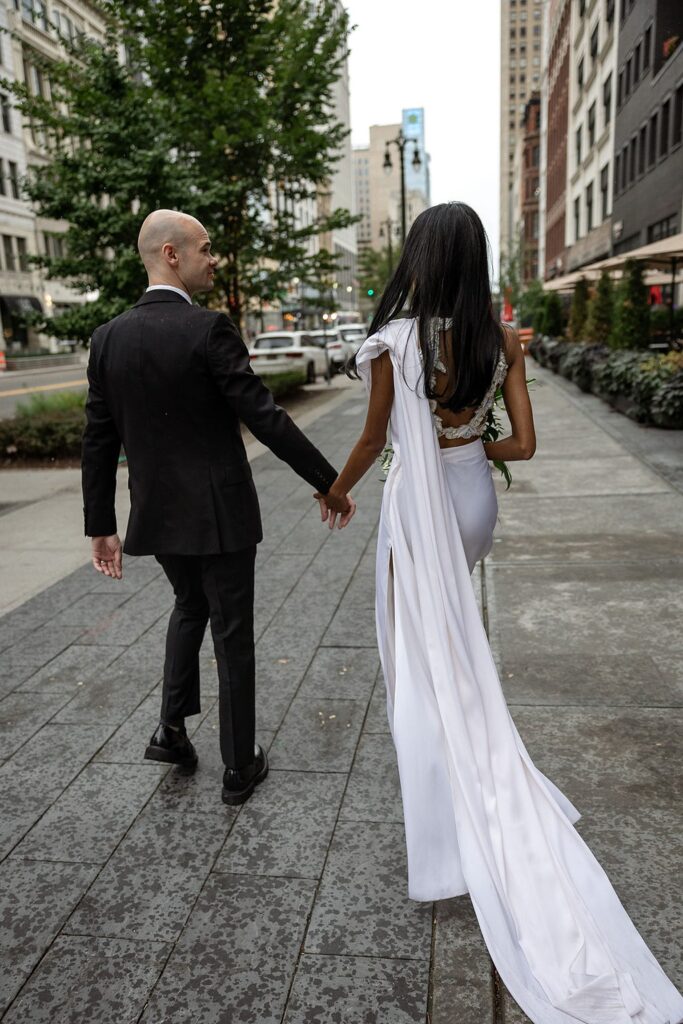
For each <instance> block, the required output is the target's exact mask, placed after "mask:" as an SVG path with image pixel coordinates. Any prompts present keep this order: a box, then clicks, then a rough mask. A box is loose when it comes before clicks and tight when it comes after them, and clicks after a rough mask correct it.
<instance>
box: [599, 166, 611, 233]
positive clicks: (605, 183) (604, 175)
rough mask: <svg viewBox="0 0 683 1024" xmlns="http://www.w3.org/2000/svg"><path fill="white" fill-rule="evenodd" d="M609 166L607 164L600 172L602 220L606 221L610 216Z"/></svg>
mask: <svg viewBox="0 0 683 1024" xmlns="http://www.w3.org/2000/svg"><path fill="white" fill-rule="evenodd" d="M608 204H609V164H605V166H604V167H603V169H602V170H601V171H600V220H601V221H603V220H606V219H607V217H608V216H609V210H608Z"/></svg>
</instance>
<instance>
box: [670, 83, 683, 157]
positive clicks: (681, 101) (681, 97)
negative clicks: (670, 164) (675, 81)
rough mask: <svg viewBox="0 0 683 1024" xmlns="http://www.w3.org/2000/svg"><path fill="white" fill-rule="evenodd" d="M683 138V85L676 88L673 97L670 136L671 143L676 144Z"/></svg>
mask: <svg viewBox="0 0 683 1024" xmlns="http://www.w3.org/2000/svg"><path fill="white" fill-rule="evenodd" d="M681 138H683V85H679V87H678V88H677V89H676V96H675V98H674V127H673V133H672V137H671V145H672V146H677V145H678V144H679V142H680V141H681Z"/></svg>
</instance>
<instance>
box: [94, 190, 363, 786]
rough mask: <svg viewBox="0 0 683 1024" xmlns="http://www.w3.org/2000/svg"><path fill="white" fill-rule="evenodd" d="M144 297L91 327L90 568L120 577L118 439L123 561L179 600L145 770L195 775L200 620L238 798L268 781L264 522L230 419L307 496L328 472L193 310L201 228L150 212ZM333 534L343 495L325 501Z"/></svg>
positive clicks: (217, 328) (236, 353)
mask: <svg viewBox="0 0 683 1024" xmlns="http://www.w3.org/2000/svg"><path fill="white" fill-rule="evenodd" d="M138 249H139V252H140V256H141V258H142V260H143V262H144V265H145V267H146V269H147V274H148V277H149V287H148V288H147V291H146V293H145V294H144V295H143V296H142V298H141V299H140V300H139V301H138V302H137V303H136V305H135V306H134V307H133V308H132V309H129V310H127V311H126V312H125V313H122V314H121V315H120V316H117V317H115V319H113V320H111V321H109V323H106V324H103V325H102V326H101V327H98V328H97V330H95V331H94V333H93V336H92V341H91V346H90V361H89V365H88V383H89V390H88V400H87V404H86V413H87V426H86V429H85V433H84V437H83V460H82V476H83V498H84V512H85V533H86V536H89V537H91V538H92V559H93V565H94V567H95V569H96V570H97V571H98V572H101V573H103V574H104V575H106V576H110V577H112V578H113V579H121V577H122V555H121V552H122V547H121V542H120V540H119V538H118V535H117V528H116V513H115V508H114V497H115V492H116V469H117V464H118V458H119V453H120V450H121V445H123V448H124V449H125V453H126V456H127V461H128V486H129V488H130V501H131V510H130V518H129V521H128V529H127V531H126V537H125V542H124V544H123V551H124V552H126V553H127V554H129V555H154V556H155V558H156V559H157V561H158V562H159V563H160V565H161V566H162V568H163V570H164V572H165V574H166V576H167V577H168V579H169V581H170V583H171V585H172V587H173V591H174V593H175V606H174V608H173V611H172V613H171V618H170V621H169V625H168V633H167V639H166V657H165V662H164V681H163V694H162V700H161V716H160V721H159V725H158V727H157V729H156V730H155V732H154V735H153V736H152V738H151V740H150V743H149V745H148V747H147V750H146V752H145V757H146V758H147V759H149V760H154V761H162V762H165V763H168V764H178V765H181V766H183V767H184V768H185V769H188V770H193V769H194V767H195V766H196V764H197V753H196V751H195V749H194V747H193V745H192V743H191V742H190V740H189V738H188V736H187V732H186V729H185V719H186V718H187V717H189V716H191V715H196V714H198V713H199V710H200V695H199V650H200V647H201V644H202V640H203V637H204V632H205V629H206V625H207V622H208V621H210V622H211V632H212V636H213V642H214V649H215V652H216V662H217V668H218V679H219V720H220V744H221V753H222V757H223V763H224V765H225V771H224V775H223V790H222V798H223V800H224V801H225V803H228V804H241V803H244V801H245V800H247V799H248V798H249V796H250V795H251V793H252V792H253V790H254V787H255V786H256V785H257V784H258V783H259V782H260V781H261V780H262V779H264V778H265V776H266V774H267V772H268V759H267V756H266V752H265V750H264V749H263V747H261V746H260V745H259V744H257V743H256V741H255V735H254V718H255V708H254V703H255V701H254V690H255V684H254V627H253V609H254V559H255V556H256V545H257V544H258V542H259V541H260V540H261V539H262V536H263V534H262V529H261V518H260V513H259V505H258V499H257V497H256V491H255V488H254V484H253V480H252V475H251V468H250V466H249V462H248V461H247V457H246V452H245V449H244V444H243V442H242V436H241V431H240V421H242V422H244V423H245V424H246V425H247V426H248V427H249V429H250V430H251V431H252V433H253V434H254V435H255V436H256V437H257V438H258V439H259V440H260V441H262V442H263V444H265V445H267V446H268V447H269V448H270V449H271V451H273V452H274V454H275V455H277V456H278V458H280V459H283V460H284V461H285V462H287V463H288V464H289V465H290V466H291V467H292V469H293V470H294V471H295V472H296V473H298V474H299V476H301V477H302V478H303V479H304V480H305V481H306V482H307V483H308V484H310V486H311V487H313V488H314V490H315V491H316V492H319V493H320V494H322V495H327V492H328V491H329V489H330V486H331V484H332V483H333V481H334V480H335V479H336V476H337V473H336V470H334V469H333V468H332V466H331V465H330V464H329V462H327V460H326V459H325V458H324V457H323V455H321V453H320V452H319V451H318V450H317V448H315V447H314V446H313V445H312V444H311V442H310V441H309V440H308V439H307V438H306V437H305V436H304V434H302V432H301V431H300V430H299V429H298V427H297V426H295V424H294V423H293V422H292V420H291V419H290V418H289V416H288V415H287V413H286V412H285V411H284V410H283V409H281V408H279V407H278V406H277V405H275V403H274V401H273V397H272V395H271V393H270V391H269V390H268V389H267V388H266V387H265V385H264V384H263V383H262V382H261V380H260V379H259V378H258V377H257V376H255V374H254V373H253V372H252V370H251V366H250V363H249V354H248V352H247V349H246V346H245V344H244V342H243V341H242V338H241V337H240V335H239V333H238V331H237V329H236V328H235V325H234V324H233V322H232V321H231V320H230V318H229V317H228V316H226V314H225V313H220V312H215V311H213V310H208V309H203V308H201V307H200V306H194V305H193V304H192V296H193V295H194V294H196V293H198V292H208V291H210V290H211V288H212V287H213V279H214V273H215V270H216V266H217V263H218V260H217V258H216V256H214V255H213V254H212V252H211V241H210V239H209V236H208V234H207V232H206V230H205V229H204V227H203V226H202V225H201V224H200V223H199V221H197V220H195V218H194V217H190V216H188V215H187V214H184V213H178V212H176V211H172V210H156V211H155V212H154V213H152V214H150V215H149V217H147V218H146V220H145V221H144V223H143V225H142V227H141V229H140V234H139V238H138ZM325 504H327V506H328V507H329V508H331V509H333V510H334V511H338V512H340V513H341V514H342V523H343V524H345V523H346V522H348V520H349V519H350V518H351V516H352V515H353V512H354V510H355V505H354V503H353V501H352V500H351V499H350V498H346V499H345V500H344V501H341V502H339V503H338V505H339V507H336V508H335V504H334V502H333V499H332V497H331V496H328V497H327V499H326V501H325V502H324V503H323V512H324V505H325Z"/></svg>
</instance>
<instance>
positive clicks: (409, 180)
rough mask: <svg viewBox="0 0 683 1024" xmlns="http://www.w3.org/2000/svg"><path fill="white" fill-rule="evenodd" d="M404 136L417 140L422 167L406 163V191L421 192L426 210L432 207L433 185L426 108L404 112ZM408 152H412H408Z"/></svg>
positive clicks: (416, 108)
mask: <svg viewBox="0 0 683 1024" xmlns="http://www.w3.org/2000/svg"><path fill="white" fill-rule="evenodd" d="M402 127H403V134H404V135H405V137H406V138H407V139H415V140H416V141H417V148H418V151H419V153H420V166H419V167H413V163H412V160H408V161H407V163H406V189H407V190H408V192H419V193H421V194H422V196H423V197H424V202H425V209H426V208H427V207H428V206H431V205H432V200H431V184H430V176H429V160H430V157H429V153H428V152H427V144H426V141H425V112H424V107H408V108H407V109H405V110H404V111H403V122H402ZM408 152H410V151H409V150H408Z"/></svg>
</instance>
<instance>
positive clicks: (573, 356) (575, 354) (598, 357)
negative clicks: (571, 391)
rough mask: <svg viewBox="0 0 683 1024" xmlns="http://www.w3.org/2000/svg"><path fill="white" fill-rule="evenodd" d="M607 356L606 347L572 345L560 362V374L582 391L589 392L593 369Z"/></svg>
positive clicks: (591, 384)
mask: <svg viewBox="0 0 683 1024" xmlns="http://www.w3.org/2000/svg"><path fill="white" fill-rule="evenodd" d="M608 356H609V349H608V348H607V346H606V345H573V346H572V348H571V349H570V351H569V352H568V353H567V355H566V357H565V358H564V359H563V361H562V373H563V374H564V376H565V377H567V378H568V380H571V381H572V382H573V383H574V384H576V385H577V386H578V387H579V388H581V390H582V391H591V390H592V386H593V369H594V367H596V366H598V365H599V364H600V363H603V362H604V361H605V360H606V359H607V357H608Z"/></svg>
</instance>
